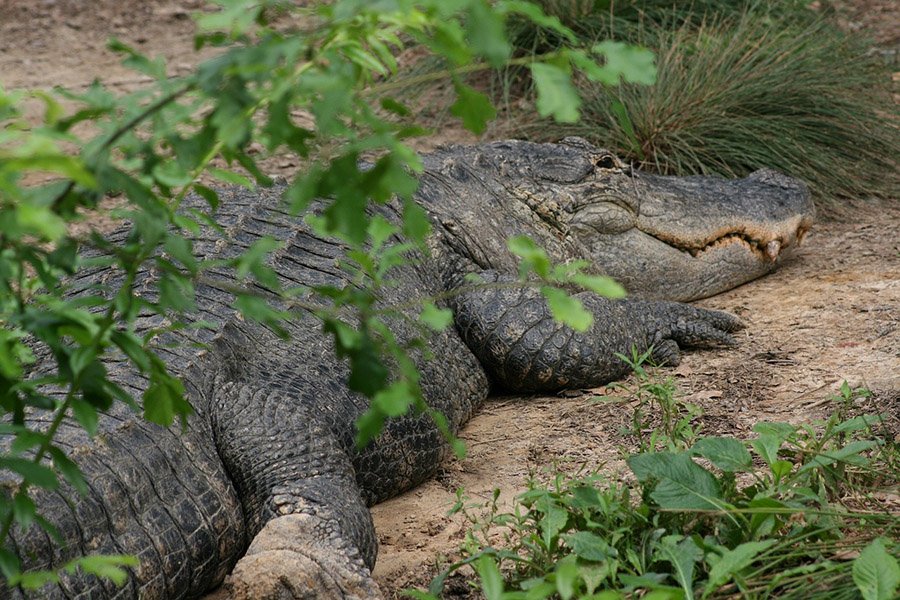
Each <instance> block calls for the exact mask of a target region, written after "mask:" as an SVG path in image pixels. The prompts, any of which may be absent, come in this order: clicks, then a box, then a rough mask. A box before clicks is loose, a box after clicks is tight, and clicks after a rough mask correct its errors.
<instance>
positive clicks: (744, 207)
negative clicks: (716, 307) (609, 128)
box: [589, 169, 815, 300]
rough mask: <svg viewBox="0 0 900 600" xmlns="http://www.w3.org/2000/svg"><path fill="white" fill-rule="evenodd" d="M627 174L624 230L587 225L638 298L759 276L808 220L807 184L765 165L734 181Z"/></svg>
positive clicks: (794, 242)
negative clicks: (628, 195) (627, 209)
mask: <svg viewBox="0 0 900 600" xmlns="http://www.w3.org/2000/svg"><path fill="white" fill-rule="evenodd" d="M631 177H632V181H631V185H630V186H629V187H630V192H629V193H631V194H633V195H634V198H632V199H631V201H630V203H629V204H630V205H631V206H634V207H635V208H634V210H633V211H632V214H630V215H629V218H628V224H629V227H628V228H623V227H618V228H617V229H618V231H616V233H615V234H614V235H613V234H611V232H608V233H606V234H604V233H603V232H600V234H599V235H597V233H598V231H599V228H597V227H594V231H593V232H592V234H593V235H591V236H590V237H591V238H592V239H591V240H590V242H589V243H590V247H591V249H592V253H593V254H594V256H596V257H598V261H599V262H600V263H601V266H602V267H603V268H604V269H605V270H606V271H607V272H608V273H609V274H610V275H612V276H613V277H616V278H618V279H619V280H620V281H622V282H623V283H624V284H625V286H626V287H627V288H628V289H629V291H631V292H632V293H634V294H637V295H641V296H645V297H652V298H660V297H665V298H670V299H677V300H693V299H696V298H703V297H706V296H711V295H714V294H717V293H719V292H722V291H725V290H727V289H730V288H732V287H735V286H737V285H740V284H742V283H745V282H747V281H750V280H751V279H755V278H757V277H759V276H761V275H764V274H766V273H768V272H770V271H771V270H773V269H774V268H775V267H776V266H777V265H779V264H780V263H781V262H783V260H784V259H785V258H786V257H787V256H788V255H789V254H790V253H791V252H792V251H793V249H794V248H796V247H797V246H798V245H799V244H800V241H801V240H802V239H803V237H804V236H805V235H806V233H807V231H809V229H810V227H812V224H813V220H814V218H815V210H814V207H813V203H812V200H811V199H810V195H809V191H808V190H807V188H806V186H805V185H804V184H803V183H802V182H801V181H799V180H798V179H795V178H793V177H790V176H787V175H784V174H782V173H778V172H776V171H772V170H770V169H763V170H759V171H756V172H754V173H752V174H751V175H749V176H748V177H746V178H744V179H735V180H727V179H719V178H714V177H701V176H694V177H664V176H656V175H646V174H640V173H634V174H632V175H631ZM623 189H627V188H623ZM619 205H622V203H621V202H620V203H619ZM593 210H594V211H595V212H596V213H598V214H599V212H600V211H599V210H598V209H596V208H594V209H593ZM620 217H621V215H620Z"/></svg>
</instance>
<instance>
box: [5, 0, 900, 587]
mask: <svg viewBox="0 0 900 600" xmlns="http://www.w3.org/2000/svg"><path fill="white" fill-rule="evenodd" d="M202 4H203V3H202V2H200V1H199V0H153V1H149V2H136V1H115V0H98V1H94V2H81V1H78V0H0V85H2V86H3V87H4V88H6V89H13V88H34V87H41V88H48V87H52V86H54V85H62V86H66V87H70V88H75V89H83V88H84V87H86V86H87V85H89V84H90V82H91V81H93V80H94V79H95V78H98V77H102V78H103V79H104V80H105V81H107V82H108V83H109V84H110V85H112V86H114V87H115V88H117V89H122V90H129V89H133V88H134V87H135V86H140V85H143V84H144V83H145V82H146V79H145V78H143V77H141V76H139V75H135V74H134V73H133V72H131V71H129V70H127V69H125V68H124V67H122V66H121V65H120V64H119V60H120V59H119V58H118V57H117V56H115V55H113V54H112V53H110V52H108V51H106V50H105V42H106V39H107V38H108V37H109V36H110V35H115V36H117V37H119V38H121V39H122V40H123V41H125V42H126V43H129V44H133V45H134V46H135V47H137V48H139V49H141V50H142V51H145V52H149V53H151V54H160V55H163V56H165V57H166V58H167V59H168V60H169V64H170V67H171V72H172V73H173V74H177V73H180V72H182V71H185V70H187V69H189V68H190V67H191V65H192V64H194V63H196V62H197V60H198V57H197V56H196V55H195V54H194V53H193V52H192V48H191V40H192V37H191V35H192V31H193V25H192V23H191V21H190V19H189V14H190V12H192V11H194V10H198V9H200V8H201V7H202ZM834 4H837V5H838V7H839V9H840V10H841V11H842V12H841V14H842V18H844V19H845V21H846V22H847V23H848V24H849V25H848V26H849V27H851V28H856V29H862V30H864V31H866V32H867V33H869V34H870V35H872V36H873V37H874V38H875V39H876V40H877V41H878V42H879V44H880V46H879V47H880V48H881V49H882V50H881V51H882V52H883V53H884V54H885V56H887V57H888V60H889V61H893V62H894V64H896V54H895V52H896V47H897V43H898V42H897V40H898V37H897V24H898V23H900V14H898V12H900V9H898V8H897V5H896V3H891V2H872V1H867V0H861V1H858V2H837V3H834ZM876 16H877V18H876ZM35 110H36V109H35ZM448 138H453V139H457V136H456V134H455V133H452V132H451V133H450V134H449V135H445V137H444V138H443V139H445V140H446V139H448ZM430 144H434V141H432V142H430ZM295 166H296V165H295V164H291V163H284V162H273V163H267V167H269V170H270V171H273V172H281V173H289V172H290V171H291V169H292V168H293V167H295ZM700 304H702V305H703V306H707V307H714V308H720V309H724V310H729V311H731V312H734V313H736V314H738V315H740V316H741V317H742V318H743V319H745V320H746V322H747V324H748V327H747V329H746V330H745V331H743V332H742V333H741V334H740V345H739V346H738V347H737V348H734V349H729V350H720V351H710V352H695V353H691V354H688V355H687V356H686V357H685V359H684V361H683V363H682V364H681V366H679V367H678V368H677V369H675V370H670V371H668V372H667V373H668V374H671V375H674V376H675V377H676V379H677V381H678V384H679V387H680V389H681V390H682V392H683V395H684V399H685V400H687V401H688V402H691V403H693V404H696V405H698V406H700V407H701V408H702V409H703V416H701V417H700V418H699V419H698V420H697V422H696V423H695V425H696V426H698V427H701V428H702V429H701V430H702V432H705V433H724V434H735V435H746V434H747V433H748V432H749V431H750V429H751V428H752V426H753V425H754V424H755V423H757V422H759V421H762V420H788V421H794V422H799V421H810V420H813V419H816V418H818V417H821V416H823V415H825V414H827V413H828V412H829V410H830V408H831V402H830V401H829V397H830V396H831V395H832V394H834V393H835V391H836V390H837V388H838V387H839V386H840V384H841V382H842V381H844V380H846V381H848V382H849V383H850V384H851V385H852V386H865V387H867V388H868V389H870V390H871V391H872V392H873V393H874V395H873V396H872V397H871V398H869V399H868V400H867V401H865V406H864V407H861V408H864V409H870V410H877V411H880V412H883V413H886V414H888V415H891V416H892V418H893V419H894V420H895V422H894V425H895V426H896V419H897V418H898V415H900V206H898V203H897V202H893V201H890V202H889V201H884V202H877V203H872V202H869V203H866V202H858V203H856V208H854V209H853V210H849V211H847V212H846V214H844V215H843V216H841V217H839V218H837V219H831V220H829V221H827V222H823V223H820V224H819V225H818V226H817V227H816V228H815V229H814V230H813V231H812V232H811V233H810V235H809V236H808V237H807V239H806V240H805V241H804V245H803V246H802V247H801V248H800V249H799V250H798V252H797V253H796V254H795V255H794V256H793V257H792V258H791V259H790V260H789V261H787V262H786V264H785V265H784V266H783V267H782V268H781V269H780V270H779V271H778V272H776V273H775V274H773V275H770V276H768V277H766V278H763V279H761V280H758V281H755V282H752V283H750V284H747V285H744V286H742V287H740V288H738V289H736V290H733V291H731V292H728V293H726V294H721V295H719V296H717V297H715V298H712V299H709V300H705V301H703V302H701V303H700ZM602 393H603V390H599V391H597V390H592V391H585V392H584V393H580V392H579V393H574V394H569V395H567V396H562V397H551V398H546V397H544V398H496V399H492V400H491V401H490V402H489V403H488V404H487V406H485V407H484V409H483V410H482V411H480V413H479V414H478V415H477V416H476V417H475V418H474V419H473V420H472V421H471V422H470V423H469V424H468V426H467V427H466V428H465V430H464V431H463V432H462V433H461V437H462V438H463V439H464V440H465V442H466V445H467V448H468V457H467V458H465V459H464V460H451V461H448V462H447V464H445V465H444V466H443V467H442V470H441V473H440V474H439V476H438V477H437V478H436V479H435V480H433V481H431V482H430V483H427V484H425V485H423V486H421V487H419V488H418V489H416V490H413V491H412V492H409V493H407V494H405V495H403V496H400V497H398V498H395V499H393V500H391V501H388V502H385V503H383V504H381V505H378V506H376V507H375V508H374V510H373V513H374V517H375V523H376V527H377V529H378V532H379V539H380V543H381V550H380V554H379V560H378V565H377V567H376V569H375V577H376V578H377V580H378V581H379V583H380V584H381V586H382V588H383V589H384V591H385V593H386V594H387V595H388V596H399V593H400V591H401V590H402V589H403V588H405V587H407V586H410V585H427V582H428V581H429V580H430V577H431V576H432V575H433V574H435V573H436V572H437V570H438V568H439V566H440V565H442V564H446V563H445V561H446V557H447V556H452V554H453V552H454V551H455V549H456V547H457V545H458V543H459V542H460V540H461V539H462V536H463V534H464V529H465V523H464V521H463V520H462V518H461V517H459V516H455V517H448V516H447V510H448V508H449V507H450V506H451V505H452V504H453V503H454V502H455V500H456V496H455V493H456V490H457V489H458V488H463V489H464V490H465V492H466V494H467V495H468V496H469V497H470V498H472V500H473V501H478V500H479V499H480V500H484V501H486V500H488V499H489V498H490V495H491V493H492V490H493V489H494V488H499V489H500V490H501V492H502V498H503V499H504V500H508V499H509V498H511V497H513V496H514V495H515V493H516V492H517V491H520V490H521V489H523V487H524V484H525V480H526V478H527V477H528V475H529V473H541V472H542V471H543V470H546V469H548V468H551V467H553V468H559V469H562V470H563V471H568V472H575V471H577V470H578V469H581V468H583V466H584V465H587V466H588V468H593V467H600V466H603V465H605V466H606V468H607V469H612V470H614V469H615V467H616V466H617V465H620V464H621V458H622V456H623V454H622V453H623V451H627V450H628V449H629V448H630V447H631V444H632V443H633V440H632V439H631V438H629V437H628V436H627V434H625V433H624V430H625V427H626V426H627V425H628V424H629V422H630V418H631V417H630V415H631V413H632V411H633V410H634V408H635V407H634V405H632V404H630V403H629V402H628V401H620V402H598V401H597V400H596V396H597V395H598V394H602ZM896 430H897V429H896V428H895V431H896Z"/></svg>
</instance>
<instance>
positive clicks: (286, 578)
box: [226, 514, 382, 600]
mask: <svg viewBox="0 0 900 600" xmlns="http://www.w3.org/2000/svg"><path fill="white" fill-rule="evenodd" d="M311 519H312V520H314V519H315V517H313V516H310V515H305V514H293V515H286V516H283V517H278V518H276V519H273V520H271V521H269V523H268V524H266V526H265V527H264V528H263V530H262V531H261V532H260V533H259V534H258V535H257V536H256V538H254V540H253V543H252V544H251V545H250V548H249V549H248V550H247V554H246V555H245V556H244V558H242V559H241V560H240V561H239V562H238V564H237V565H236V566H235V568H234V571H233V572H232V574H231V576H230V577H229V579H228V581H227V582H226V587H227V588H228V590H229V592H230V597H231V599H232V600H368V599H380V598H382V595H381V592H380V591H379V589H378V586H377V584H376V583H375V581H374V580H373V579H372V577H371V574H370V573H369V569H368V568H367V567H366V566H365V564H364V563H363V561H362V559H361V558H360V557H359V555H358V554H355V553H353V552H348V547H347V545H346V544H344V543H343V542H342V541H341V540H340V539H324V540H323V539H321V537H320V536H318V535H316V532H317V531H321V528H319V527H316V526H315V525H313V524H311V523H310V520H311ZM311 525H313V526H312V527H311ZM311 534H312V535H311Z"/></svg>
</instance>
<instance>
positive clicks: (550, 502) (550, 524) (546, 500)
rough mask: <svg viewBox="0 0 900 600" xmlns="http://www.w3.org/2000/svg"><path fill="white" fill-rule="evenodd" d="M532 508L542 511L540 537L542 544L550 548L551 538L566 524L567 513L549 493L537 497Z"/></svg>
mask: <svg viewBox="0 0 900 600" xmlns="http://www.w3.org/2000/svg"><path fill="white" fill-rule="evenodd" d="M534 508H535V509H537V510H539V511H540V512H541V513H543V514H542V515H541V518H540V528H541V537H542V540H543V542H544V546H545V547H546V548H551V547H552V544H553V539H554V538H555V537H556V536H557V535H559V532H560V531H562V528H563V527H565V526H566V523H567V522H568V520H569V513H568V512H567V511H566V509H565V508H563V507H562V506H560V505H559V504H558V503H557V501H556V500H554V499H553V498H552V497H551V496H550V495H549V494H544V495H542V496H541V497H539V498H538V499H537V500H536V501H535V503H534Z"/></svg>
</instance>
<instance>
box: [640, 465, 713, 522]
mask: <svg viewBox="0 0 900 600" xmlns="http://www.w3.org/2000/svg"><path fill="white" fill-rule="evenodd" d="M626 462H627V463H628V466H629V468H630V469H631V470H632V471H633V472H634V474H635V476H636V477H637V478H638V480H639V481H640V482H641V483H646V482H651V481H656V486H655V487H654V489H653V492H652V493H651V494H650V497H651V498H652V499H653V500H654V501H655V502H656V503H657V504H658V505H659V506H660V508H663V509H669V510H715V509H719V508H721V507H722V505H723V504H724V503H723V502H721V501H720V500H721V497H722V495H721V491H720V489H719V483H718V481H716V478H715V477H714V476H713V474H712V473H710V472H709V471H707V470H706V469H704V468H703V467H701V466H700V465H698V464H697V463H695V462H694V461H693V460H691V457H690V456H689V455H687V454H684V453H680V454H673V453H671V452H653V453H647V454H636V455H634V456H631V457H629V458H628V460H627V461H626Z"/></svg>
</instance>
